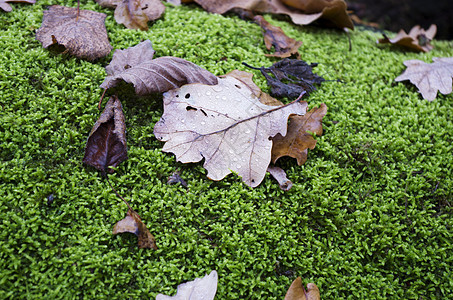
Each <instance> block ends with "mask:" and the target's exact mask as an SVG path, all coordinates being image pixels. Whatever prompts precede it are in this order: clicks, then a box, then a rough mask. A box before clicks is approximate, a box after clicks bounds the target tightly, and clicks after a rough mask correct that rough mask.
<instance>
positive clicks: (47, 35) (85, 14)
mask: <svg viewBox="0 0 453 300" xmlns="http://www.w3.org/2000/svg"><path fill="white" fill-rule="evenodd" d="M106 17H107V15H106V14H103V13H98V12H94V11H91V10H81V11H80V14H79V15H78V14H77V8H72V7H65V6H59V5H52V6H50V7H49V9H48V10H45V11H44V17H43V20H42V25H41V28H39V29H38V30H37V31H36V39H37V40H38V41H40V42H41V43H42V45H43V47H44V48H47V47H49V46H51V45H54V44H58V45H62V46H64V47H65V48H66V50H65V52H69V54H71V55H74V56H76V57H78V58H82V59H86V60H89V61H93V60H96V59H98V58H101V57H104V56H106V55H108V54H109V53H110V51H111V50H112V46H111V45H110V43H109V38H108V35H107V30H106V29H105V23H104V21H105V18H106Z"/></svg>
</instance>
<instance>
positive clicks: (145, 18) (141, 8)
mask: <svg viewBox="0 0 453 300" xmlns="http://www.w3.org/2000/svg"><path fill="white" fill-rule="evenodd" d="M96 2H97V3H98V4H99V5H101V6H102V7H109V8H114V7H116V8H115V20H116V22H117V23H118V24H123V25H124V26H126V27H127V28H129V29H140V30H148V22H149V21H155V20H157V19H159V18H160V17H161V16H162V14H163V13H164V12H165V5H163V4H162V2H160V0H96Z"/></svg>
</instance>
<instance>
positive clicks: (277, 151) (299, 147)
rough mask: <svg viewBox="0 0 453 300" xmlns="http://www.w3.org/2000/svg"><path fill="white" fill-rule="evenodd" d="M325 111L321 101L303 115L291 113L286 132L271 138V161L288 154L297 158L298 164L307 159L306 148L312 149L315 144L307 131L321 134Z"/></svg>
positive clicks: (325, 108) (325, 107)
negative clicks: (317, 105)
mask: <svg viewBox="0 0 453 300" xmlns="http://www.w3.org/2000/svg"><path fill="white" fill-rule="evenodd" d="M326 113H327V106H326V105H325V104H324V103H322V104H321V105H320V106H319V107H315V108H313V109H311V110H310V111H309V112H307V113H306V114H305V115H303V116H298V115H291V116H290V117H289V125H288V133H287V134H286V135H285V136H283V135H281V134H277V135H276V136H275V137H274V138H272V142H273V145H272V163H275V162H276V161H277V160H278V159H279V158H280V157H282V156H290V157H293V158H296V159H297V164H298V165H299V166H300V165H302V164H304V163H305V162H306V161H307V154H308V148H310V149H312V150H313V149H314V148H315V146H316V140H315V139H314V138H313V136H312V135H311V133H309V132H313V133H315V134H316V135H318V136H321V135H322V123H321V122H322V118H323V117H324V116H325V115H326ZM307 131H309V132H307Z"/></svg>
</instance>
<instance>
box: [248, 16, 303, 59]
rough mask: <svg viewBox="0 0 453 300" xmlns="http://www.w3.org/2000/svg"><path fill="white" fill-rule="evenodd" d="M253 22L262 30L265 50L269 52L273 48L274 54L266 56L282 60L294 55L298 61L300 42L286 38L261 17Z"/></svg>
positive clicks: (255, 18) (256, 17)
mask: <svg viewBox="0 0 453 300" xmlns="http://www.w3.org/2000/svg"><path fill="white" fill-rule="evenodd" d="M253 20H254V21H255V22H256V23H258V25H260V26H261V28H262V29H263V30H264V44H265V45H266V48H267V50H271V48H272V46H274V48H275V53H274V54H266V56H268V57H281V58H284V57H290V56H291V55H295V56H296V57H297V58H298V59H299V58H300V54H299V47H300V46H302V42H301V41H296V40H295V39H292V38H290V37H288V36H287V35H286V34H285V33H284V32H283V30H282V29H281V28H280V27H277V26H274V25H272V24H270V23H269V22H268V21H266V20H265V19H264V18H263V16H255V17H254V18H253Z"/></svg>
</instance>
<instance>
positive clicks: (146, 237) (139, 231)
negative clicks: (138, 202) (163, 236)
mask: <svg viewBox="0 0 453 300" xmlns="http://www.w3.org/2000/svg"><path fill="white" fill-rule="evenodd" d="M123 232H130V233H133V234H135V235H136V236H138V247H139V248H149V249H153V250H157V246H156V239H155V238H154V236H153V235H152V234H151V232H149V230H148V228H146V225H145V224H144V223H143V222H142V219H141V218H140V216H139V215H138V214H137V213H136V212H135V211H134V210H132V209H129V210H128V211H127V215H126V217H125V218H124V219H122V220H121V221H118V222H117V223H116V224H115V226H114V227H113V231H112V233H113V234H118V233H123Z"/></svg>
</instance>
